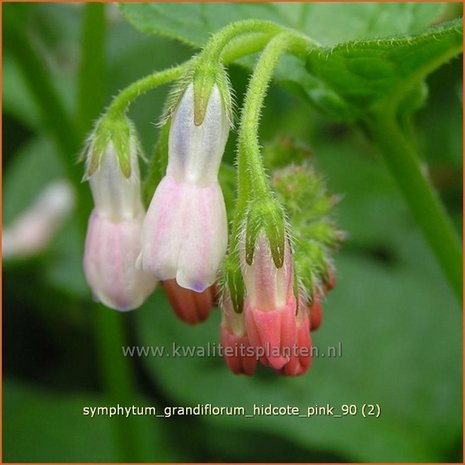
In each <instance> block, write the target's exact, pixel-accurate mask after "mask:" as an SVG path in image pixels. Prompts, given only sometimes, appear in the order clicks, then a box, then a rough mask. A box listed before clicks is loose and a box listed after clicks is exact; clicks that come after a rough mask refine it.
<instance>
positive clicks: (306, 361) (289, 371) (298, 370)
mask: <svg viewBox="0 0 465 465" xmlns="http://www.w3.org/2000/svg"><path fill="white" fill-rule="evenodd" d="M296 330H297V337H296V342H295V344H294V346H293V348H292V351H291V356H290V360H289V362H287V363H286V365H284V367H283V368H282V370H281V373H282V374H283V375H286V376H299V375H303V374H304V373H305V372H306V371H307V370H308V369H309V368H310V365H311V362H312V353H311V348H312V340H311V336H310V319H309V315H308V311H307V308H306V307H305V306H302V305H300V306H299V309H298V311H297V317H296Z"/></svg>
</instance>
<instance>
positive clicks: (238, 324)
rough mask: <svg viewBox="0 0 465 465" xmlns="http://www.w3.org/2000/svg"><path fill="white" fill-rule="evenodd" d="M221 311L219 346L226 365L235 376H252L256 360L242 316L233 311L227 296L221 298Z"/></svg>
mask: <svg viewBox="0 0 465 465" xmlns="http://www.w3.org/2000/svg"><path fill="white" fill-rule="evenodd" d="M222 311H223V319H222V322H221V345H222V347H223V351H224V352H223V353H224V359H225V361H226V364H227V365H228V367H229V369H230V370H231V371H232V372H233V373H235V374H245V375H248V376H250V375H253V374H254V373H255V369H256V367H257V358H256V356H255V350H254V348H253V347H252V346H251V345H250V342H249V338H248V336H247V333H246V329H245V326H244V315H243V314H242V313H236V312H235V311H234V309H233V306H232V302H231V298H230V296H229V295H228V294H226V296H225V297H224V298H223V304H222Z"/></svg>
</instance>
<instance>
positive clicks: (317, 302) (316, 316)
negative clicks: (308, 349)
mask: <svg viewBox="0 0 465 465" xmlns="http://www.w3.org/2000/svg"><path fill="white" fill-rule="evenodd" d="M309 314H310V329H311V330H312V331H316V330H317V329H318V328H319V327H320V325H321V321H322V319H323V312H322V308H321V297H320V296H319V295H318V294H317V293H316V292H315V295H314V297H313V302H312V304H311V305H310V307H309Z"/></svg>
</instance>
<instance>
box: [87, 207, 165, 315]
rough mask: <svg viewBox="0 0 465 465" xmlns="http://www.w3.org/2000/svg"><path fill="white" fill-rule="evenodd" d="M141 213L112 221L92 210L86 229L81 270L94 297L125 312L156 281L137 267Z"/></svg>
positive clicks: (144, 296) (145, 296)
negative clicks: (130, 217)
mask: <svg viewBox="0 0 465 465" xmlns="http://www.w3.org/2000/svg"><path fill="white" fill-rule="evenodd" d="M143 218H144V217H143V214H141V215H140V216H139V217H137V218H132V219H126V220H121V221H117V222H113V221H111V220H110V219H108V218H107V217H106V216H105V215H104V214H102V213H100V212H99V210H98V209H94V211H93V212H92V215H91V217H90V221H89V227H88V230H87V237H86V244H85V253H84V272H85V275H86V278H87V282H88V283H89V285H90V287H91V288H92V291H93V293H94V295H95V297H96V298H97V299H98V300H99V301H101V302H102V303H103V304H104V305H106V306H107V307H110V308H113V309H115V310H120V311H126V310H132V309H134V308H137V307H139V306H140V305H142V303H143V302H144V300H145V299H146V298H147V297H148V296H149V295H150V294H151V293H152V292H153V290H154V289H155V286H156V284H157V282H156V280H155V279H154V278H153V276H152V275H150V274H147V273H144V272H143V271H141V270H138V269H136V267H135V263H136V259H137V257H138V255H139V253H140V239H141V230H142V222H143Z"/></svg>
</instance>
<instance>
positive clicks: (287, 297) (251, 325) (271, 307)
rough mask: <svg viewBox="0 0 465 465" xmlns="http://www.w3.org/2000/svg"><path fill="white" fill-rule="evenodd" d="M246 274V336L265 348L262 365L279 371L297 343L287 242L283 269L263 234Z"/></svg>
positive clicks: (245, 266)
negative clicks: (277, 263)
mask: <svg viewBox="0 0 465 465" xmlns="http://www.w3.org/2000/svg"><path fill="white" fill-rule="evenodd" d="M243 275H244V283H245V287H246V291H247V296H246V300H245V306H244V312H245V322H246V328H247V334H248V335H249V338H250V341H251V343H252V345H254V346H255V347H262V348H263V349H264V351H265V356H264V357H263V358H262V363H265V364H268V365H270V366H271V367H272V368H274V369H276V370H279V369H281V368H282V367H283V366H284V365H285V364H286V363H288V362H289V350H290V348H291V347H292V346H293V345H294V343H295V340H296V320H295V314H296V299H295V296H294V293H293V267H292V256H291V251H290V245H289V243H288V241H287V240H286V243H285V247H284V261H283V266H282V267H281V268H276V266H275V264H274V261H273V257H272V253H271V250H270V244H269V242H268V240H267V239H266V237H265V234H264V233H260V235H259V236H258V238H257V242H256V245H255V253H254V259H253V263H252V265H248V264H247V263H246V262H245V260H244V263H243Z"/></svg>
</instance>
